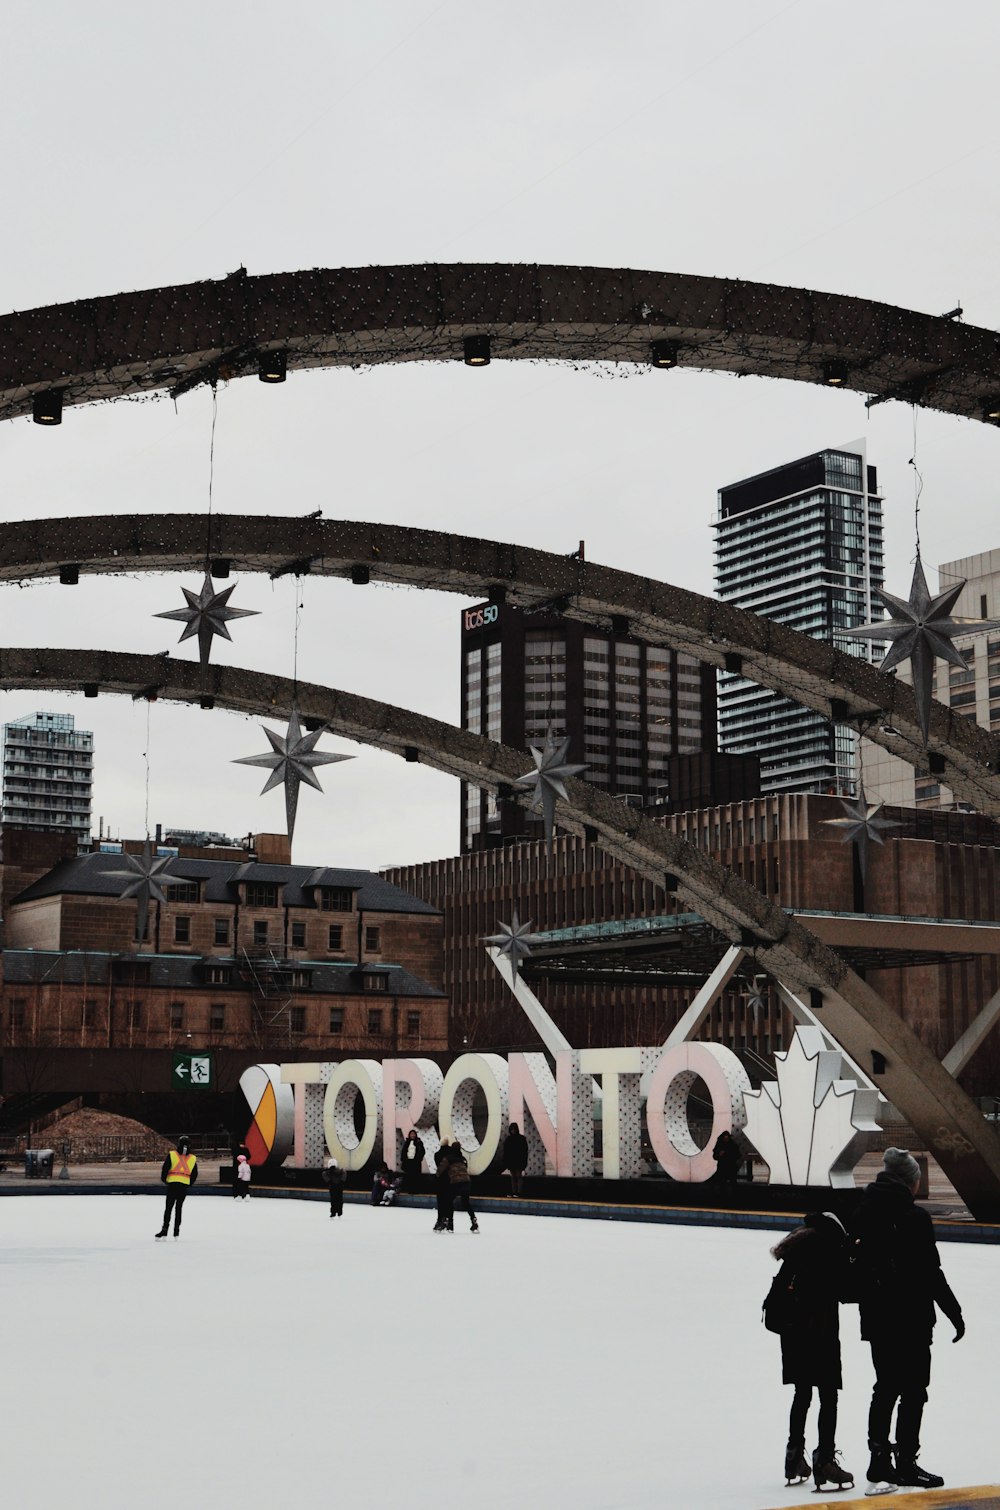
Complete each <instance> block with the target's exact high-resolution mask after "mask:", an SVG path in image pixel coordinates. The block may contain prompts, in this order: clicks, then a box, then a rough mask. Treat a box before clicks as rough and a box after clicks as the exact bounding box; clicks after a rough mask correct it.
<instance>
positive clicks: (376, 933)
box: [365, 924, 382, 954]
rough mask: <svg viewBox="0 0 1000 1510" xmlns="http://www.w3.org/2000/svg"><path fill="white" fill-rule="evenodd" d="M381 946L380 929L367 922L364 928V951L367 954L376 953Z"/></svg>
mask: <svg viewBox="0 0 1000 1510" xmlns="http://www.w3.org/2000/svg"><path fill="white" fill-rule="evenodd" d="M381 947H382V930H381V928H375V927H373V926H372V925H371V924H369V925H368V926H367V927H366V928H365V951H366V952H367V953H368V954H378V952H379V950H380V949H381Z"/></svg>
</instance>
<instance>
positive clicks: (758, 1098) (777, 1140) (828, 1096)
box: [743, 1028, 879, 1190]
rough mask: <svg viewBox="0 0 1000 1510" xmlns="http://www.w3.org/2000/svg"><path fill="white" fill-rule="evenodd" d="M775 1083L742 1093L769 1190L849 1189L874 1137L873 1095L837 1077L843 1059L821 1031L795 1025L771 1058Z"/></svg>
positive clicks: (748, 1127) (747, 1133) (748, 1133)
mask: <svg viewBox="0 0 1000 1510" xmlns="http://www.w3.org/2000/svg"><path fill="white" fill-rule="evenodd" d="M774 1057H775V1068H776V1070H777V1075H778V1078H777V1080H765V1081H763V1082H762V1084H761V1088H760V1090H759V1091H744V1093H743V1105H744V1107H745V1109H746V1115H747V1125H746V1128H745V1129H744V1133H745V1136H746V1138H747V1140H748V1141H749V1142H750V1143H752V1144H753V1146H754V1147H755V1148H756V1150H757V1152H758V1153H759V1154H760V1156H761V1158H762V1159H763V1160H764V1162H765V1163H766V1164H767V1165H768V1167H769V1169H770V1171H771V1184H772V1185H830V1186H832V1187H833V1188H834V1189H835V1190H842V1189H850V1188H853V1185H854V1166H855V1164H856V1163H857V1162H858V1160H859V1159H860V1157H861V1155H862V1154H863V1153H864V1152H865V1149H866V1148H867V1147H868V1143H869V1134H871V1133H873V1132H878V1130H879V1126H878V1123H877V1122H876V1120H875V1108H876V1106H877V1104H878V1091H875V1090H869V1089H868V1088H867V1087H864V1086H859V1085H858V1084H857V1082H856V1081H854V1080H846V1079H842V1078H841V1069H842V1065H843V1058H844V1056H843V1055H842V1054H841V1052H840V1050H839V1049H830V1048H827V1046H826V1040H825V1038H824V1037H823V1034H822V1033H821V1032H820V1030H819V1028H796V1030H795V1036H794V1037H793V1039H792V1043H791V1047H790V1048H789V1049H788V1051H787V1053H784V1054H776V1055H775V1056H774Z"/></svg>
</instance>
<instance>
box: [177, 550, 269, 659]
mask: <svg viewBox="0 0 1000 1510" xmlns="http://www.w3.org/2000/svg"><path fill="white" fill-rule="evenodd" d="M235 588H236V584H235V583H234V584H233V586H232V587H226V588H224V589H223V591H222V592H216V591H215V590H214V588H213V587H212V578H211V576H210V575H209V573H208V572H206V573H205V580H204V582H203V583H202V588H201V592H197V593H195V592H192V591H191V589H190V588H188V587H182V588H181V592H182V593H183V594H184V596H185V597H186V598H187V607H186V608H171V609H169V610H167V612H165V613H157V614H154V615H153V617H154V618H156V619H177V620H178V622H179V623H182V624H185V625H186V626H187V627H186V628H185V630H184V633H183V634H182V635H181V637H180V640H179V641H178V643H179V644H183V642H184V641H185V640H189V639H190V638H191V636H192V635H194V634H196V635H197V636H198V655H199V657H200V659H201V664H202V665H203V666H207V665H208V657H209V655H210V653H211V649H212V637H213V636H214V635H217V634H219V635H221V636H222V638H223V639H225V640H231V639H232V635H231V634H230V633H229V630H228V629H227V628H226V620H227V619H247V618H251V617H252V616H253V615H254V614H256V613H257V612H258V610H257V609H256V608H229V607H228V606H227V605H228V603H229V594H230V593H231V592H234V591H235Z"/></svg>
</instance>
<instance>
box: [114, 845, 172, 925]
mask: <svg viewBox="0 0 1000 1510" xmlns="http://www.w3.org/2000/svg"><path fill="white" fill-rule="evenodd" d="M122 858H123V859H124V861H125V864H126V865H127V866H128V867H129V868H128V870H106V871H105V872H104V874H105V875H106V876H114V877H115V879H116V880H122V879H123V878H124V879H125V880H126V881H128V885H127V886H126V887H125V890H124V891H123V892H122V893H121V900H122V901H123V902H124V901H125V900H126V898H128V897H135V900H136V922H135V926H136V932H137V935H138V938H139V940H140V942H141V941H142V940H143V939H144V938H145V937H146V917H147V914H148V911H149V904H150V902H165V901H166V900H167V898H166V893H165V892H164V890H163V887H162V886H161V885H160V882H161V881H162V880H165V879H166V877H167V876H168V875H169V873H170V864H171V860H172V856H170V855H154V854H153V846H152V844H151V843H150V842H149V840H148V839H147V840H146V842H145V843H144V844H143V846H142V855H141V857H137V856H135V855H123V856H122Z"/></svg>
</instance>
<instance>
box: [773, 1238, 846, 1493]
mask: <svg viewBox="0 0 1000 1510" xmlns="http://www.w3.org/2000/svg"><path fill="white" fill-rule="evenodd" d="M847 1251H848V1240H847V1232H846V1230H845V1228H844V1225H843V1223H842V1222H841V1221H840V1219H839V1218H838V1217H836V1216H834V1214H833V1212H832V1211H821V1212H814V1213H813V1214H811V1215H810V1216H807V1217H806V1219H805V1224H804V1225H803V1226H801V1227H796V1229H795V1231H794V1232H789V1233H788V1235H787V1237H783V1238H782V1239H781V1241H780V1242H779V1243H778V1244H777V1245H776V1246H775V1247H774V1248H772V1249H771V1252H772V1254H773V1256H774V1257H775V1258H777V1259H779V1260H780V1262H781V1268H780V1270H779V1271H778V1276H777V1279H776V1280H775V1287H777V1288H779V1289H781V1290H782V1291H783V1292H784V1293H785V1294H786V1295H787V1297H788V1303H787V1314H786V1318H785V1326H784V1328H783V1330H782V1331H781V1333H780V1336H781V1379H782V1383H783V1384H791V1385H793V1386H794V1389H795V1393H794V1395H793V1396H792V1408H791V1412H790V1414H789V1418H788V1446H787V1448H786V1450H785V1479H786V1481H788V1482H789V1483H790V1482H791V1481H792V1480H793V1479H794V1480H797V1481H798V1482H800V1483H801V1482H802V1481H803V1480H804V1479H806V1478H808V1477H809V1464H808V1462H807V1460H806V1456H805V1430H806V1417H807V1416H808V1414H809V1407H810V1405H811V1404H812V1394H813V1390H814V1389H815V1390H816V1391H817V1393H818V1395H819V1423H818V1425H819V1444H818V1446H817V1448H816V1451H815V1452H814V1453H813V1459H812V1472H813V1477H814V1479H815V1483H816V1488H817V1489H823V1488H836V1489H843V1488H845V1487H851V1488H853V1486H854V1477H853V1475H852V1474H851V1473H850V1472H849V1471H848V1470H847V1469H845V1468H841V1467H840V1465H839V1464H838V1462H837V1449H836V1438H837V1404H838V1399H837V1397H838V1393H839V1391H840V1388H841V1385H842V1379H841V1372H840V1300H841V1297H842V1296H843V1295H844V1293H845V1288H846V1278H847Z"/></svg>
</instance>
